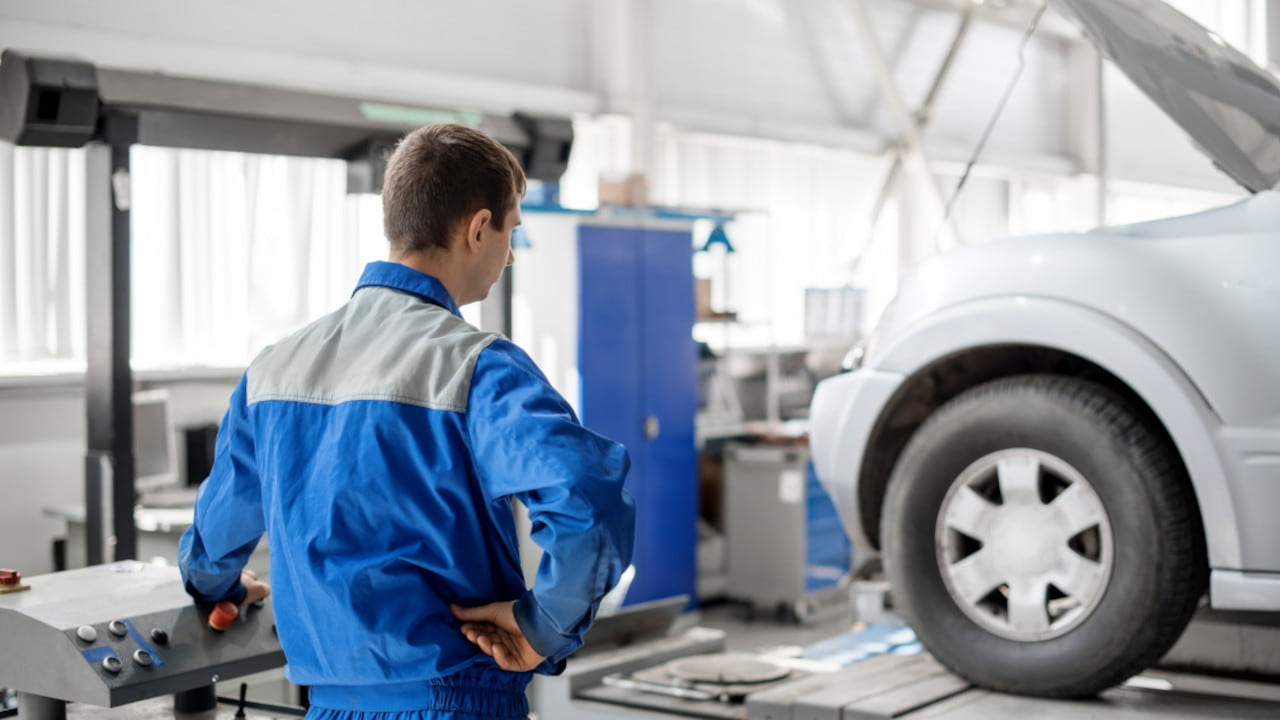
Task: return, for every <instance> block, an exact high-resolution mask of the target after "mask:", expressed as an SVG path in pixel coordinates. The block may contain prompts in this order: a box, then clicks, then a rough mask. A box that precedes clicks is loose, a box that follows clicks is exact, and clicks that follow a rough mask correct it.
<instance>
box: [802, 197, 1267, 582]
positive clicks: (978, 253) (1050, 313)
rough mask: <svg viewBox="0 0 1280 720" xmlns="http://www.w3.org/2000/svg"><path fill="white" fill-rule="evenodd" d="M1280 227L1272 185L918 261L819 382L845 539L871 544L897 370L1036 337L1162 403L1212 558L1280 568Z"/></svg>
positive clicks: (815, 437)
mask: <svg viewBox="0 0 1280 720" xmlns="http://www.w3.org/2000/svg"><path fill="white" fill-rule="evenodd" d="M1275 228H1280V193H1274V192H1265V193H1259V194H1257V195H1255V196H1253V197H1252V198H1249V199H1247V200H1244V201H1242V202H1240V203H1237V204H1235V205H1232V206H1228V207H1226V208H1221V209H1218V210H1213V211H1209V212H1206V213H1198V214H1195V215H1190V216H1187V217H1183V218H1174V219H1169V220H1161V221H1157V222H1151V223H1141V224H1136V225H1129V226H1123V227H1113V228H1103V229H1100V230H1096V231H1093V232H1091V233H1086V234H1079V235H1058V236H1040V237H1031V238H1021V239H1011V240H1004V241H998V242H993V243H988V244H985V245H974V246H968V247H965V248H961V249H959V250H956V251H952V252H949V253H946V254H945V255H941V256H938V257H936V258H933V259H931V260H929V261H926V262H925V263H922V264H921V265H920V266H919V267H918V268H917V269H916V270H914V271H913V272H911V273H910V274H908V275H907V276H906V277H904V279H903V283H902V286H901V290H900V292H899V295H898V297H897V298H895V300H894V303H893V306H892V311H891V312H888V313H886V316H885V318H884V319H883V320H882V322H881V323H880V325H879V326H878V327H877V328H876V331H875V336H876V338H877V342H876V343H875V344H874V345H872V346H870V347H869V348H868V351H867V354H866V356H865V358H864V363H863V366H862V367H861V368H860V369H858V370H857V371H855V372H852V373H846V374H844V375H840V376H837V377H835V378H831V379H828V380H825V381H823V382H822V383H820V384H819V385H818V388H817V390H816V392H815V397H814V403H813V406H812V410H811V419H810V424H811V445H812V447H813V455H814V460H815V468H816V470H817V472H818V477H819V479H820V480H821V481H822V482H823V483H824V485H825V486H826V487H827V489H828V492H829V493H830V494H831V495H832V497H833V498H835V500H836V502H837V507H838V508H839V510H840V511H841V515H842V518H843V519H844V522H845V526H846V529H847V530H848V531H849V533H850V537H851V538H853V539H854V541H855V542H857V543H858V544H859V545H860V546H862V547H864V548H867V547H872V546H874V543H873V542H872V539H871V538H868V537H867V535H866V532H865V529H864V528H863V527H862V517H863V516H862V514H861V513H862V509H861V508H859V507H858V482H859V479H860V473H861V472H862V471H863V463H864V456H865V451H866V447H865V446H866V444H867V442H869V441H870V440H871V438H872V433H873V431H874V428H875V427H876V424H877V423H878V422H880V419H881V417H882V413H884V412H885V410H886V406H887V405H888V404H889V403H890V402H891V400H892V398H893V396H894V393H895V392H896V391H897V389H898V388H899V387H900V386H901V384H902V383H904V382H905V381H906V380H907V379H908V378H910V377H911V376H912V375H914V374H915V373H917V372H919V371H921V369H923V368H926V367H928V366H929V365H930V364H931V363H933V362H935V361H937V360H939V359H940V358H943V357H946V356H948V355H951V354H954V353H957V352H961V351H965V350H969V349H973V348H979V347H988V346H996V345H1026V346H1039V347H1045V348H1053V349H1057V350H1061V351H1064V352H1069V353H1072V354H1074V355H1077V356H1079V357H1082V358H1084V359H1086V360H1089V361H1090V362H1092V363H1094V364H1096V365H1098V366H1100V367H1102V368H1104V369H1106V370H1107V371H1109V372H1111V373H1112V374H1113V375H1115V376H1116V377H1118V378H1119V379H1120V380H1122V381H1123V382H1125V383H1126V384H1128V385H1129V387H1130V388H1132V389H1133V390H1134V391H1135V392H1136V393H1137V394H1138V395H1139V396H1140V397H1142V399H1143V400H1144V401H1145V402H1146V403H1147V404H1148V406H1149V407H1150V408H1151V409H1152V411H1153V412H1155V414H1156V416H1157V417H1158V419H1159V420H1160V421H1161V422H1162V423H1163V424H1164V426H1165V428H1166V430H1167V431H1168V432H1169V434H1170V436H1171V437H1172V439H1173V441H1174V443H1175V445H1176V446H1177V448H1178V450H1179V453H1180V454H1181V456H1182V459H1183V461H1184V463H1185V464H1186V466H1187V469H1188V472H1189V474H1190V476H1191V478H1192V482H1193V484H1194V487H1195V491H1196V496H1197V499H1198V501H1199V504H1200V510H1201V514H1202V518H1203V520H1204V526H1205V532H1206V541H1207V544H1208V552H1209V561H1210V565H1211V567H1213V568H1217V569H1223V570H1232V571H1250V572H1264V573H1265V572H1280V523H1277V522H1275V518H1274V514H1275V508H1277V507H1280V273H1277V271H1276V269H1277V268H1280V232H1277V231H1276V230H1275ZM873 510H874V511H875V512H878V511H879V509H878V508H874V509H873ZM1237 580H1238V579H1237ZM1240 582H1244V581H1240ZM1240 582H1232V583H1220V586H1221V587H1222V588H1223V592H1224V593H1225V592H1226V589H1227V588H1239V587H1242V585H1241V584H1240ZM1245 584H1246V585H1247V583H1245ZM1224 597H1227V596H1226V595H1224ZM1239 602H1246V600H1240V601H1239ZM1237 605H1238V603H1237ZM1233 606H1234V605H1233Z"/></svg>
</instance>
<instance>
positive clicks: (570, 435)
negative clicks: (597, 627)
mask: <svg viewBox="0 0 1280 720" xmlns="http://www.w3.org/2000/svg"><path fill="white" fill-rule="evenodd" d="M471 383H472V384H471V394H470V398H469V400H468V403H467V431H468V435H469V437H470V441H471V451H472V454H473V457H474V462H475V465H476V469H477V472H478V474H479V478H480V482H481V484H482V485H483V487H484V491H485V493H486V495H487V496H488V497H489V499H490V500H497V499H500V498H505V497H514V498H516V499H517V500H519V501H520V502H521V503H523V504H524V505H525V507H527V508H528V509H529V519H530V521H531V522H532V526H533V540H534V542H536V543H537V544H538V545H539V546H540V547H541V548H542V550H543V556H542V563H541V565H540V566H539V567H538V575H537V579H536V580H535V582H534V586H533V589H532V590H528V591H526V592H525V593H524V594H523V595H522V596H521V597H520V598H519V599H517V600H516V604H515V616H516V622H517V623H518V624H519V625H520V629H521V631H523V632H524V634H525V637H526V638H528V640H529V644H531V645H532V646H533V648H534V649H535V650H537V651H538V653H539V654H541V655H544V656H546V657H547V659H548V662H547V663H544V665H543V667H541V668H539V672H547V671H548V670H549V667H553V666H555V665H556V664H557V663H559V662H560V661H561V660H563V659H564V658H565V657H567V656H568V655H569V654H570V653H572V652H573V651H574V650H576V649H577V648H578V647H579V646H580V645H582V634H583V633H584V632H586V630H587V628H588V627H590V625H591V622H592V620H593V619H594V618H595V614H596V609H597V608H598V607H599V605H600V599H601V598H602V597H604V595H605V593H607V592H608V591H609V590H610V589H612V588H613V586H614V585H616V584H617V583H618V578H619V577H620V576H621V574H622V572H623V570H625V569H626V567H627V566H628V565H630V564H631V551H632V546H633V544H634V539H635V538H634V536H635V504H634V502H633V501H632V499H631V496H630V495H629V494H628V493H627V492H626V491H625V490H623V489H622V483H623V481H624V480H625V479H626V476H627V469H628V468H629V467H630V459H629V458H628V457H627V451H626V448H624V447H622V446H621V445H619V444H618V443H615V442H613V441H611V440H609V439H608V438H605V437H603V436H601V435H598V434H596V433H594V432H592V431H590V430H588V429H586V428H585V427H583V426H582V424H581V423H579V422H578V419H577V417H575V416H574V414H573V410H572V408H570V407H569V405H568V403H566V402H565V400H564V398H562V397H560V395H559V393H557V392H556V391H555V390H554V389H553V388H552V387H551V384H550V383H549V382H547V379H546V378H545V377H544V376H543V375H542V373H541V372H540V371H539V370H538V367H537V366H536V365H534V363H533V361H532V360H531V359H530V358H529V356H528V355H526V354H525V353H524V352H523V351H522V350H520V349H519V348H518V347H516V346H515V345H513V344H512V343H510V342H509V341H507V340H503V339H499V340H496V341H494V342H493V343H492V344H491V345H490V346H489V347H488V348H486V349H485V350H484V351H483V352H481V354H480V358H479V359H478V361H477V362H476V366H475V371H474V373H473V375H472V381H471Z"/></svg>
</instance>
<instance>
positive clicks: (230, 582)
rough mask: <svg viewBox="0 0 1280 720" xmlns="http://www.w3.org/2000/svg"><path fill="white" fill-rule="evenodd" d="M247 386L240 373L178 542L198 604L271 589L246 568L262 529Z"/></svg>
mask: <svg viewBox="0 0 1280 720" xmlns="http://www.w3.org/2000/svg"><path fill="white" fill-rule="evenodd" d="M245 384H246V379H245V377H241V378H240V383H239V384H238V385H237V386H236V389H235V392H233V393H232V394H231V405H230V407H228V408H227V413H226V415H225V416H224V417H223V418H222V426H221V427H220V428H219V429H218V441H217V445H216V451H215V454H214V460H213V469H212V471H211V472H210V473H209V477H208V479H206V480H205V481H204V484H202V485H201V486H200V492H199V493H198V495H197V497H196V510H195V520H194V522H193V523H192V525H191V527H190V528H188V529H187V532H186V533H184V534H183V536H182V541H181V542H180V543H179V544H178V566H179V568H180V569H181V570H182V579H183V581H184V582H185V583H186V588H187V593H189V594H190V595H191V596H192V597H193V598H195V599H196V600H199V601H201V602H218V601H221V600H230V601H231V602H233V603H236V604H237V605H239V604H243V603H245V602H253V601H255V600H260V599H262V598H264V597H266V596H267V595H268V594H269V593H270V588H269V587H268V586H267V585H266V584H265V583H261V582H258V579H257V575H255V574H254V573H253V572H252V571H246V570H245V569H244V565H245V562H247V561H248V559H249V555H250V554H252V553H253V549H254V547H256V546H257V544H258V540H259V539H260V538H261V537H262V533H263V530H264V525H263V518H262V487H261V485H260V483H259V480H258V469H257V463H256V460H255V458H254V447H253V431H252V428H251V427H250V423H249V416H248V407H247V406H246V404H245Z"/></svg>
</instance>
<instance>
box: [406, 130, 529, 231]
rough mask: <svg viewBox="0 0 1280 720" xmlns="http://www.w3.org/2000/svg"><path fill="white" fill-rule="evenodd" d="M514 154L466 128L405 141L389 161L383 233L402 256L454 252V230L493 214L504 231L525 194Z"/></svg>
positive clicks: (415, 133) (427, 133) (416, 132)
mask: <svg viewBox="0 0 1280 720" xmlns="http://www.w3.org/2000/svg"><path fill="white" fill-rule="evenodd" d="M524 189H525V178H524V171H523V170H521V169H520V163H519V162H517V161H516V158H515V156H514V155H512V154H511V151H510V150H507V149H506V148H505V147H503V146H502V145H501V144H499V143H498V141H496V140H494V139H493V138H492V137H490V136H489V135H487V134H485V133H483V132H481V131H479V130H475V129H473V128H469V127H466V126H465V125H453V124H441V125H427V126H426V127H421V128H418V129H417V130H414V131H413V132H411V133H409V134H408V135H405V136H404V138H403V139H402V140H400V143H399V144H398V145H397V146H396V150H395V152H394V153H392V154H391V158H390V159H388V160H387V174H386V179H385V182H384V183H383V186H382V227H383V230H384V231H385V232H386V235H387V240H389V241H390V242H391V246H392V247H393V248H395V249H397V250H401V251H420V250H431V249H435V248H440V249H448V247H449V236H450V234H451V233H452V232H453V229H454V227H455V226H456V225H457V224H458V223H459V222H462V221H463V220H464V219H466V218H468V217H470V216H471V215H472V214H473V213H475V212H477V211H480V210H489V211H490V212H492V213H493V220H491V222H493V223H494V224H495V225H496V226H497V227H498V229H499V230H501V229H504V228H502V224H503V223H505V222H506V219H507V213H509V212H510V211H511V208H512V206H514V205H515V203H516V202H517V200H516V198H517V196H519V195H523V194H524Z"/></svg>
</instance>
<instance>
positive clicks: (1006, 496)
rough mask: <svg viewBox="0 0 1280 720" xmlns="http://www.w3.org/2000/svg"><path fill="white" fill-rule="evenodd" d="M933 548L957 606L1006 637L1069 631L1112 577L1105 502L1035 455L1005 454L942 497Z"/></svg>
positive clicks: (1070, 472) (1046, 457)
mask: <svg viewBox="0 0 1280 720" xmlns="http://www.w3.org/2000/svg"><path fill="white" fill-rule="evenodd" d="M934 543H935V547H936V554H937V558H938V567H939V569H940V570H941V571H942V579H943V582H944V583H945V584H946V587H947V591H948V592H949V593H950V594H951V598H952V600H954V601H955V603H956V605H957V606H958V607H959V608H960V609H961V610H963V611H964V613H965V614H966V615H968V616H969V617H970V618H971V619H972V620H973V621H974V622H976V623H978V624H979V625H980V626H982V627H983V628H985V629H986V630H988V631H990V632H991V633H993V634H995V635H998V636H1000V637H1003V638H1008V639H1010V640H1018V641H1036V640H1048V639H1050V638H1054V637H1057V636H1059V635H1062V634H1063V633H1066V632H1067V631H1069V630H1071V629H1072V628H1074V627H1075V626H1077V625H1079V624H1080V623H1081V622H1082V621H1083V620H1084V619H1085V618H1087V617H1088V616H1089V614H1090V613H1091V612H1093V609H1094V608H1095V607H1097V605H1098V602H1099V601H1100V600H1101V599H1102V596H1103V595H1104V594H1105V593H1106V590H1107V585H1108V583H1109V582H1110V579H1111V571H1112V557H1113V552H1112V534H1111V522H1110V520H1109V519H1108V518H1107V512H1106V508H1104V507H1103V505H1102V500H1101V499H1100V498H1099V497H1098V493H1097V492H1096V491H1095V490H1094V489H1093V486H1092V485H1090V484H1089V481H1088V480H1086V479H1085V478H1084V476H1083V475H1081V474H1080V473H1079V472H1078V471H1077V470H1076V469H1075V468H1073V467H1071V465H1069V464H1067V463H1066V462H1064V461H1063V460H1062V459H1061V458H1058V457H1055V456H1053V455H1050V454H1049V453H1045V452H1041V451H1039V450H1032V449H1029V448H1015V449H1009V450H1001V451H999V452H994V453H991V454H990V455H986V456H984V457H982V458H980V459H979V460H977V461H976V462H974V463H973V464H971V465H970V466H969V467H967V468H965V470H964V472H962V473H960V476H959V477H957V478H956V479H955V481H954V482H952V484H951V487H950V489H948V490H947V494H946V496H945V497H944V498H943V499H942V507H941V508H939V511H938V520H937V524H936V526H935V529H934Z"/></svg>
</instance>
